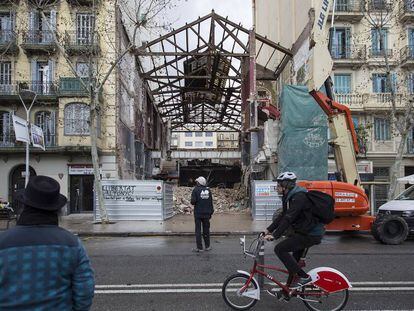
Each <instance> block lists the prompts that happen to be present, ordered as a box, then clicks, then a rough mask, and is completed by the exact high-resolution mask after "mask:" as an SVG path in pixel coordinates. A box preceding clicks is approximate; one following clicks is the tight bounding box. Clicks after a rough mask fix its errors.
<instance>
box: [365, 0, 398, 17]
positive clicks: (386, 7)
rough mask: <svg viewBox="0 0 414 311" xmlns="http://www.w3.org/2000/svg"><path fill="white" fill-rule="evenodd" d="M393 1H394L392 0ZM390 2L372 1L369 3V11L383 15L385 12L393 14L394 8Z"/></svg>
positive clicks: (383, 0)
mask: <svg viewBox="0 0 414 311" xmlns="http://www.w3.org/2000/svg"><path fill="white" fill-rule="evenodd" d="M390 1H393V0H390ZM390 1H387V0H370V1H368V8H367V9H368V11H372V12H378V13H381V12H383V14H384V13H385V12H391V11H392V9H393V7H392V4H391V3H390Z"/></svg>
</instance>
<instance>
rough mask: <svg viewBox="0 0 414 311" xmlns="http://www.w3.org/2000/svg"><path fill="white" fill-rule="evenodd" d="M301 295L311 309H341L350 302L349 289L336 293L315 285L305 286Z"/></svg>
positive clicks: (323, 310)
mask: <svg viewBox="0 0 414 311" xmlns="http://www.w3.org/2000/svg"><path fill="white" fill-rule="evenodd" d="M299 296H300V297H301V298H302V299H303V303H304V304H305V306H306V307H307V308H308V309H309V310H313V311H339V310H342V309H343V308H344V307H345V305H346V303H347V302H348V297H349V292H348V289H344V290H341V291H339V292H335V293H327V292H325V291H323V290H321V289H320V288H317V287H315V286H313V285H310V286H305V287H303V289H302V291H301V293H300V294H299Z"/></svg>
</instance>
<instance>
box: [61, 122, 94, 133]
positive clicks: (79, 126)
mask: <svg viewBox="0 0 414 311" xmlns="http://www.w3.org/2000/svg"><path fill="white" fill-rule="evenodd" d="M63 123H64V133H65V135H89V118H88V120H85V119H73V118H65V119H64V120H63Z"/></svg>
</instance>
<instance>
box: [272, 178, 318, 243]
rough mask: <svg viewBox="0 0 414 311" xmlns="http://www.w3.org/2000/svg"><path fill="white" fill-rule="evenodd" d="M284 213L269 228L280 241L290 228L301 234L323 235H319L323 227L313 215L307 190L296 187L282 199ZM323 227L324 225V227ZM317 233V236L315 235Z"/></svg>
mask: <svg viewBox="0 0 414 311" xmlns="http://www.w3.org/2000/svg"><path fill="white" fill-rule="evenodd" d="M282 203H283V211H282V213H281V214H280V215H279V216H278V217H277V218H276V219H275V220H274V221H273V222H272V224H271V225H270V226H269V227H267V230H268V231H269V232H273V236H274V237H275V238H276V239H278V238H280V237H281V236H282V234H283V233H284V232H285V231H286V230H287V229H288V228H289V226H291V227H292V229H293V231H294V232H296V233H300V234H309V235H322V234H323V232H321V234H319V232H320V231H319V230H315V229H319V227H320V226H321V224H320V222H319V221H318V220H317V218H316V217H315V216H314V215H313V214H312V210H311V203H310V201H309V200H308V197H307V195H306V189H304V188H301V187H299V186H296V187H295V188H293V189H292V190H290V191H289V192H288V193H287V194H286V195H283V197H282ZM322 227H323V225H322ZM314 232H316V234H314Z"/></svg>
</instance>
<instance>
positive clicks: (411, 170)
mask: <svg viewBox="0 0 414 311" xmlns="http://www.w3.org/2000/svg"><path fill="white" fill-rule="evenodd" d="M317 3H319V1H299V0H295V1H281V0H277V1H272V0H260V1H254V4H255V22H256V30H257V32H258V33H260V34H265V35H267V36H268V37H269V39H271V40H273V41H275V42H280V43H281V44H282V45H283V46H292V45H293V44H294V43H295V42H296V40H297V39H298V38H299V36H300V35H301V33H302V31H303V29H304V28H305V26H306V24H307V23H308V21H309V10H310V9H312V8H314V6H315V5H316V4H317ZM389 3H391V2H387V1H385V0H372V1H370V0H367V1H364V0H340V1H336V6H335V10H334V12H335V13H334V14H332V10H331V13H330V15H329V18H328V23H327V31H330V36H331V40H330V41H331V46H330V49H331V55H332V58H333V61H334V71H333V77H332V78H333V81H334V91H335V94H336V99H337V101H338V102H340V103H342V104H345V105H347V106H348V107H349V108H350V109H351V111H352V114H353V120H354V124H355V126H356V128H357V129H358V131H359V132H360V135H361V134H362V135H363V136H364V138H365V143H362V144H361V149H362V153H361V154H360V155H359V156H358V164H359V167H360V168H361V172H364V173H369V174H371V178H369V179H370V180H371V182H372V181H373V182H374V183H375V185H371V186H369V187H368V190H369V191H370V197H371V199H372V202H371V203H372V206H374V207H375V208H377V207H379V206H380V205H381V204H383V203H384V202H385V201H386V196H387V191H388V184H389V180H390V168H391V166H392V164H393V163H394V161H395V156H396V153H397V148H398V143H399V139H400V138H399V137H398V135H395V132H394V131H393V130H392V124H390V121H389V119H388V118H387V115H388V114H389V112H390V107H391V106H390V105H391V101H390V93H391V90H390V86H389V85H388V84H387V83H386V75H385V62H384V54H385V53H386V54H387V56H388V58H389V60H390V64H391V70H392V72H393V73H392V74H393V84H394V85H393V86H391V87H395V90H396V92H397V99H398V100H397V107H398V108H400V109H402V108H403V106H404V104H405V102H406V101H407V100H409V99H410V98H412V96H413V91H414V79H412V78H413V77H414V76H413V73H414V6H413V5H412V4H411V1H406V0H399V1H395V0H394V1H393V2H392V4H393V7H394V11H393V12H392V13H391V14H392V18H391V19H390V22H389V24H387V25H386V27H385V29H384V30H383V31H382V39H383V40H380V38H379V36H378V35H377V32H376V31H374V29H372V25H370V24H369V23H368V22H367V19H366V14H367V13H366V10H370V11H369V12H370V14H372V16H375V11H380V10H381V9H383V8H384V6H386V5H389ZM310 14H312V12H311V13H310ZM332 16H334V28H333V29H331V30H329V27H330V26H331V21H332ZM271 17H272V18H271ZM259 63H260V60H259ZM293 72H294V69H293V66H291V67H290V68H289V69H288V70H285V72H284V73H283V75H282V81H281V84H282V83H298V82H300V81H298V80H297V77H296V76H295V75H294V74H293ZM279 87H280V85H279ZM401 111H402V110H401ZM413 139H414V129H412V130H411V133H410V135H409V138H408V141H407V147H406V149H405V150H404V156H403V162H402V166H401V171H400V176H405V175H410V174H414V147H413ZM330 158H331V159H330V167H331V168H332V169H333V168H334V164H333V158H332V156H331V157H330ZM369 174H367V175H366V176H367V177H370V176H369ZM402 188H403V185H401V188H400V190H402Z"/></svg>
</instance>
